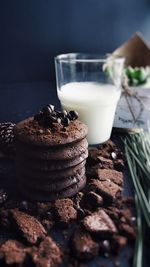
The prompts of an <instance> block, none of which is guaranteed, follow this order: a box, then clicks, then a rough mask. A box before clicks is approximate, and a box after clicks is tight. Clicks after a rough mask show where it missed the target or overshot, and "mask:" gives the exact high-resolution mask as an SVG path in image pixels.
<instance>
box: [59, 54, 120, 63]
mask: <svg viewBox="0 0 150 267" xmlns="http://www.w3.org/2000/svg"><path fill="white" fill-rule="evenodd" d="M111 56H112V58H113V60H114V61H116V62H117V61H118V62H119V61H124V60H125V57H123V56H114V55H113V54H111V53H110V54H104V55H101V54H93V53H64V54H59V55H57V56H55V58H54V59H55V62H63V63H75V62H79V63H86V62H87V63H93V62H99V63H105V62H106V61H107V60H108V58H109V57H111Z"/></svg>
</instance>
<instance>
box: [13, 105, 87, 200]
mask: <svg viewBox="0 0 150 267" xmlns="http://www.w3.org/2000/svg"><path fill="white" fill-rule="evenodd" d="M14 134H15V140H16V165H17V177H18V185H19V191H20V193H21V195H22V196H23V197H26V198H27V199H29V200H35V201H36V200H37V201H51V200H55V199H58V198H64V197H69V196H73V195H74V194H76V193H77V192H78V191H80V190H81V189H82V188H83V187H84V186H85V183H86V177H85V162H86V158H87V156H88V143H87V140H86V135H87V127H86V125H84V124H83V123H82V122H80V121H79V120H78V119H77V113H76V112H73V111H71V112H66V111H63V112H61V111H56V110H54V107H53V106H51V105H47V106H46V107H44V108H43V110H42V111H41V112H40V113H39V114H37V115H36V116H35V117H31V118H27V119H26V120H24V121H22V122H20V123H18V124H17V125H16V126H15V128H14Z"/></svg>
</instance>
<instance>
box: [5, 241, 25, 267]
mask: <svg viewBox="0 0 150 267" xmlns="http://www.w3.org/2000/svg"><path fill="white" fill-rule="evenodd" d="M26 256H27V253H26V249H25V247H24V246H23V244H22V243H20V242H18V241H17V240H11V239H10V240H7V241H5V242H4V243H3V244H2V245H1V246H0V260H2V261H3V262H5V263H6V264H7V265H12V264H18V265H19V266H20V265H21V264H23V263H24V261H25V258H26Z"/></svg>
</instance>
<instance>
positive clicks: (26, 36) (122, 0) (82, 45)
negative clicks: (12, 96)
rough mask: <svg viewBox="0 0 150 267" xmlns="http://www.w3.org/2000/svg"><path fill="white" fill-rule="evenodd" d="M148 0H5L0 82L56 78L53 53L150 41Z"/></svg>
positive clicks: (0, 21) (0, 5) (0, 6)
mask: <svg viewBox="0 0 150 267" xmlns="http://www.w3.org/2000/svg"><path fill="white" fill-rule="evenodd" d="M149 28H150V1H149V0H1V1H0V83H8V82H18V81H19V82H24V81H27V82H31V81H48V80H54V79H55V75H54V63H53V59H54V56H55V55H57V54H59V53H65V52H75V51H77V52H80V51H81V52H96V53H100V54H102V53H104V52H111V51H113V49H115V48H116V47H117V46H119V45H120V44H121V43H122V42H123V41H125V40H126V39H127V38H129V37H130V36H131V35H132V34H133V33H134V32H135V31H137V30H141V31H142V32H143V34H144V36H145V38H146V39H147V40H150V31H149Z"/></svg>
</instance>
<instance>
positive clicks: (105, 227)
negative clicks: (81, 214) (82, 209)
mask: <svg viewBox="0 0 150 267" xmlns="http://www.w3.org/2000/svg"><path fill="white" fill-rule="evenodd" d="M82 224H83V226H84V227H85V229H86V230H87V231H89V232H91V233H94V234H98V235H101V237H107V236H111V235H112V234H114V233H116V232H117V229H116V227H115V225H114V223H113V221H112V220H111V218H110V217H109V216H108V215H107V214H106V212H105V211H104V210H102V209H99V210H98V211H97V212H94V213H93V214H92V215H89V216H86V217H85V218H84V219H83V221H82Z"/></svg>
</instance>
